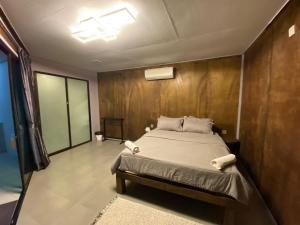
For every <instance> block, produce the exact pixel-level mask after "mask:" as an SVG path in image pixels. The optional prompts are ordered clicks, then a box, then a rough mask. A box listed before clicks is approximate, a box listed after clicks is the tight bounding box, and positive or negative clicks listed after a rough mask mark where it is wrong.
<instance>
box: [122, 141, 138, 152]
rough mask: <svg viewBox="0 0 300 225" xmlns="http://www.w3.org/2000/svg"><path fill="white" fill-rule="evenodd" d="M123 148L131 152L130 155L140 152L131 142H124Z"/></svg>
mask: <svg viewBox="0 0 300 225" xmlns="http://www.w3.org/2000/svg"><path fill="white" fill-rule="evenodd" d="M125 146H126V147H127V148H128V149H129V150H130V151H131V152H132V154H135V153H138V152H139V151H140V149H139V147H138V146H136V145H135V144H134V143H133V142H132V141H125Z"/></svg>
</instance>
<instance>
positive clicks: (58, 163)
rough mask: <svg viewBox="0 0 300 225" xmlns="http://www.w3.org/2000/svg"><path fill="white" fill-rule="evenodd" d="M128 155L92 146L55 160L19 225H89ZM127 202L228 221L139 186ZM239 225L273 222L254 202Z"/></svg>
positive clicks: (38, 175) (38, 178)
mask: <svg viewBox="0 0 300 225" xmlns="http://www.w3.org/2000/svg"><path fill="white" fill-rule="evenodd" d="M122 149H123V145H120V144H119V142H114V141H106V142H103V143H96V142H92V143H88V144H85V145H82V146H79V147H77V148H75V149H72V150H70V151H66V152H64V153H61V154H58V155H55V156H53V157H51V160H52V162H51V164H50V166H49V167H48V168H47V169H46V170H44V171H40V172H35V173H34V174H33V176H32V180H31V183H30V186H29V188H28V192H27V195H26V197H25V200H24V204H23V208H22V210H21V214H20V217H19V220H18V225H89V224H90V223H91V222H92V221H93V219H94V218H95V217H96V215H97V214H98V213H99V212H100V211H101V210H102V209H103V208H104V207H105V206H106V205H107V204H108V203H109V202H110V201H111V200H112V199H113V198H114V197H115V196H116V192H115V177H114V176H112V175H111V173H110V166H111V164H112V161H113V160H114V158H115V157H116V156H117V154H118V153H119V152H120V151H121V150H122ZM123 197H125V198H127V199H130V200H132V201H138V202H142V203H144V204H148V205H150V206H152V207H155V208H159V209H162V210H164V211H169V212H172V213H175V214H177V215H181V216H184V217H187V218H190V219H192V220H195V221H201V223H202V224H220V221H221V218H222V210H221V209H220V208H218V207H214V206H211V205H208V204H204V203H201V202H198V201H194V200H191V199H187V198H183V197H180V196H177V195H173V194H169V193H165V192H162V191H158V190H154V189H151V188H147V187H143V186H139V185H134V184H129V185H128V189H127V193H126V195H123ZM236 224H238V225H240V224H243V225H248V224H249V225H250V224H251V225H253V224H256V225H271V224H272V221H271V220H270V217H269V215H268V213H267V211H266V210H265V208H264V205H263V204H261V201H260V199H259V198H258V197H257V196H254V197H253V199H252V201H251V204H250V206H249V207H248V208H247V209H244V210H241V211H240V212H239V213H238V214H237V223H236ZM120 225H121V224H120Z"/></svg>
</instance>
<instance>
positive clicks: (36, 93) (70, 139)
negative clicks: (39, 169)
mask: <svg viewBox="0 0 300 225" xmlns="http://www.w3.org/2000/svg"><path fill="white" fill-rule="evenodd" d="M38 73H40V74H45V75H48V76H55V77H61V78H64V79H65V88H66V101H67V114H68V128H69V129H68V131H69V145H70V146H69V147H67V148H63V149H60V150H57V151H55V152H52V153H49V154H48V155H49V156H52V155H55V154H58V153H61V152H64V151H67V150H70V149H71V148H75V147H77V146H80V145H83V144H86V143H88V142H91V141H92V120H91V104H90V85H89V84H90V82H89V80H85V79H80V78H77V77H71V76H65V75H61V74H55V73H49V72H43V71H37V70H35V71H34V72H33V74H34V80H35V83H36V91H35V101H36V103H37V108H38V109H37V111H38V126H39V128H40V130H41V134H42V136H43V133H42V123H41V112H40V102H39V93H38V84H37V76H38V75H37V74H38ZM68 79H73V80H80V81H84V82H86V83H87V95H88V110H89V131H90V139H89V140H88V141H85V142H83V143H80V144H77V145H74V146H72V135H71V134H72V132H71V121H70V106H69V92H68Z"/></svg>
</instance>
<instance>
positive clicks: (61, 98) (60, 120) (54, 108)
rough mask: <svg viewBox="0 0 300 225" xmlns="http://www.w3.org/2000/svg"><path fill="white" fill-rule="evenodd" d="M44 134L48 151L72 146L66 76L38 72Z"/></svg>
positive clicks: (51, 151)
mask: <svg viewBox="0 0 300 225" xmlns="http://www.w3.org/2000/svg"><path fill="white" fill-rule="evenodd" d="M37 83H38V95H39V105H40V115H41V126H42V135H43V139H44V142H45V145H46V149H47V151H48V153H53V152H56V151H58V150H61V149H64V148H67V147H70V140H69V139H70V138H69V126H68V111H67V103H66V102H67V99H66V83H65V78H63V77H58V76H51V75H46V74H41V73H38V74H37Z"/></svg>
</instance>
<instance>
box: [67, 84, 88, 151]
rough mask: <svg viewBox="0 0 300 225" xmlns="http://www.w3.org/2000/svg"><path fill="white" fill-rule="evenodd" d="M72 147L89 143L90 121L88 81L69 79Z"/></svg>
mask: <svg viewBox="0 0 300 225" xmlns="http://www.w3.org/2000/svg"><path fill="white" fill-rule="evenodd" d="M67 80H68V96H69V112H70V126H71V140H72V146H74V145H77V144H81V143H83V142H86V141H89V140H90V138H91V136H90V120H89V104H88V86H87V85H88V83H87V81H82V80H76V79H70V78H68V79H67Z"/></svg>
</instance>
